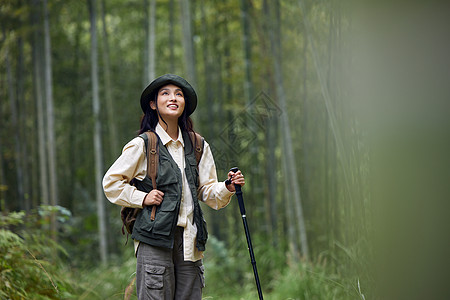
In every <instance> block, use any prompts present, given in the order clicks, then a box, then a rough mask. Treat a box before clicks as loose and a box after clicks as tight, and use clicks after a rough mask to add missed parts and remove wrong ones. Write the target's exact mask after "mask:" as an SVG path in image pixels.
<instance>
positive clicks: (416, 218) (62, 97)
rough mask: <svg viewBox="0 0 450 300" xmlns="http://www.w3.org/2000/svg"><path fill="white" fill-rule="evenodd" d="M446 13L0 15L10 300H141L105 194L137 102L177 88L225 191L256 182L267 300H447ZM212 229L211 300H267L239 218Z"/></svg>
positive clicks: (20, 7) (255, 1)
mask: <svg viewBox="0 0 450 300" xmlns="http://www.w3.org/2000/svg"><path fill="white" fill-rule="evenodd" d="M449 11H450V10H449V9H448V7H447V5H445V4H442V3H438V2H436V3H434V2H426V3H422V2H420V1H417V2H416V1H362V2H359V1H350V0H347V1H337V0H322V1H311V0H304V1H301V0H299V1H290V0H274V1H269V0H234V1H219V0H210V1H206V0H192V1H188V0H177V1H176V0H158V1H156V0H129V1H122V0H109V1H106V0H98V1H96V0H87V1H80V0H45V1H44V0H28V1H25V0H22V1H21V0H10V1H8V0H0V25H1V34H0V36H1V37H0V41H1V42H0V59H1V64H0V82H1V85H0V99H1V100H0V101H1V102H0V124H1V126H0V209H1V219H0V225H1V229H0V253H1V255H0V282H1V284H0V298H1V299H121V298H123V297H124V293H125V288H126V287H127V286H129V285H130V286H131V288H132V290H133V289H134V287H133V286H132V284H133V282H132V279H133V277H134V272H135V258H134V256H133V255H134V251H133V247H132V245H131V244H132V243H131V242H129V243H128V244H127V245H124V244H125V241H126V237H125V236H122V234H121V220H120V216H119V210H120V207H118V206H115V205H112V204H110V203H109V202H108V201H107V200H106V198H105V197H104V195H103V192H102V189H101V184H100V183H101V179H102V177H103V174H104V173H105V171H106V169H107V168H108V167H109V166H110V165H111V164H112V162H113V161H114V160H115V159H116V158H117V157H118V156H119V155H120V152H121V148H122V147H123V145H125V144H126V143H127V142H128V141H129V140H131V139H132V138H133V137H135V135H136V132H137V130H138V129H139V120H140V117H141V109H140V107H139V104H138V101H139V97H140V93H141V91H142V89H143V88H144V87H145V86H146V85H147V84H148V83H149V82H150V81H151V80H152V79H153V78H155V77H157V76H159V75H162V74H165V73H175V74H178V75H181V76H183V77H185V78H186V79H187V80H188V81H189V82H190V83H191V84H192V85H193V86H194V87H195V89H196V91H197V94H198V96H199V103H198V107H197V110H196V112H195V113H194V115H193V119H194V128H195V129H196V131H197V132H199V133H200V134H201V135H203V136H204V137H205V138H206V140H207V141H208V143H209V144H210V145H211V148H212V150H213V154H214V157H215V160H216V164H217V172H218V176H219V180H225V179H226V174H227V172H228V170H229V169H230V168H231V167H233V166H239V168H240V169H241V170H242V171H243V173H244V174H245V177H246V182H247V184H246V185H245V187H244V189H243V192H244V199H245V203H246V209H247V217H248V222H249V227H250V232H251V234H252V241H253V247H254V250H255V256H256V261H257V266H258V271H259V277H260V280H261V284H262V288H263V293H264V296H265V298H266V299H449V298H450V291H449V288H448V284H447V282H446V281H447V279H448V275H447V274H448V270H449V269H450V260H449V258H448V256H449V255H448V253H449V250H450V238H449V236H450V235H449V233H448V230H449V229H450V228H449V221H448V219H449V218H448V212H450V207H449V206H450V205H449V204H448V203H449V201H448V200H449V199H448V198H449V197H448V195H449V192H450V191H449V190H450V188H449V187H450V180H449V179H450V176H449V175H450V174H449V173H450V172H449V171H450V168H449V167H450V161H449V160H450V159H449V155H448V154H449V153H450V151H449V150H450V149H449V148H450V143H449V142H450V134H449V131H450V126H449V125H450V124H449V120H450V118H449V116H450V109H449V99H450V97H449V95H450V93H449V92H450V91H449V89H450V82H449V81H450V80H449V78H450V73H449V70H450V60H449V59H448V53H449V52H450V51H449V50H450V49H449V48H450V41H449V39H450V35H449V34H448V28H450V27H449V25H450V24H449V20H450V18H449V13H448V12H449ZM204 212H205V215H206V218H207V221H208V228H209V232H210V239H209V241H208V244H207V250H206V252H205V260H204V263H205V266H206V288H205V290H204V299H257V292H256V287H255V284H254V278H253V271H252V267H251V264H250V260H249V254H248V250H247V245H246V240H245V234H244V230H243V227H242V221H241V216H240V214H239V209H238V205H237V203H236V201H235V199H234V200H233V201H232V203H231V204H230V205H229V206H228V207H226V208H225V209H223V210H221V211H213V210H211V209H209V208H207V207H204ZM130 297H131V299H135V298H136V296H135V292H134V290H133V295H131V296H130Z"/></svg>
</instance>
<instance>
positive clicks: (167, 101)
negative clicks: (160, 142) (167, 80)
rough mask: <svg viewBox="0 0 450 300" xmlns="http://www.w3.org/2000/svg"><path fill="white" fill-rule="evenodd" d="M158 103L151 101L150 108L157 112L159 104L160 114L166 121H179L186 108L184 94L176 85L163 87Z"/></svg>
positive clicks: (158, 96) (160, 90) (159, 93)
mask: <svg viewBox="0 0 450 300" xmlns="http://www.w3.org/2000/svg"><path fill="white" fill-rule="evenodd" d="M156 101H157V103H155V101H151V102H150V107H151V108H152V109H154V110H155V109H156V104H157V105H158V111H159V114H160V115H161V117H162V118H163V119H164V120H166V121H169V120H177V121H178V118H179V117H180V116H181V115H182V114H183V111H184V106H185V101H184V94H183V91H182V90H181V88H179V87H177V86H176V85H173V84H168V85H165V86H163V87H161V88H160V89H159V91H158V95H157V100H156Z"/></svg>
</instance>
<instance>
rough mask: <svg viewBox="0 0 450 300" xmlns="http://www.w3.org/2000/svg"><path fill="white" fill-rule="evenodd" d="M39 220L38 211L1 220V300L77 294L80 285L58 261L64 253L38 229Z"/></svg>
mask: <svg viewBox="0 0 450 300" xmlns="http://www.w3.org/2000/svg"><path fill="white" fill-rule="evenodd" d="M36 220H40V218H38V217H37V214H36V212H35V213H34V214H32V215H26V214H25V213H24V212H19V213H11V214H9V215H6V216H2V217H1V218H0V224H1V226H2V229H0V282H2V285H0V296H1V297H0V298H2V299H67V298H70V297H71V296H73V295H74V294H75V290H76V286H77V285H76V284H75V283H74V281H73V279H72V278H71V277H70V273H68V272H67V271H68V270H67V269H66V267H65V266H64V265H63V264H62V263H61V260H60V259H59V258H58V257H59V255H64V253H65V251H64V250H63V249H62V248H61V247H60V246H59V245H58V244H57V243H56V242H55V241H53V240H51V239H50V238H49V235H48V234H46V232H45V231H43V230H39V228H38V227H36V226H35V224H36ZM9 228H14V232H13V230H12V229H9Z"/></svg>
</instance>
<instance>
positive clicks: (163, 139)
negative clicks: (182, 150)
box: [155, 123, 184, 147]
mask: <svg viewBox="0 0 450 300" xmlns="http://www.w3.org/2000/svg"><path fill="white" fill-rule="evenodd" d="M155 132H156V134H157V135H158V136H159V138H160V139H161V142H162V143H163V145H164V146H166V145H167V144H168V143H170V142H171V141H173V142H174V143H176V142H177V141H179V142H180V143H181V145H182V146H183V147H184V140H183V135H182V134H181V129H180V127H179V126H178V138H177V140H176V141H174V140H173V139H172V138H171V137H170V135H169V134H168V133H167V132H166V131H165V130H164V128H162V126H161V125H160V124H159V123H158V124H157V125H156V128H155Z"/></svg>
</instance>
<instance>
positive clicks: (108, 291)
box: [77, 247, 137, 300]
mask: <svg viewBox="0 0 450 300" xmlns="http://www.w3.org/2000/svg"><path fill="white" fill-rule="evenodd" d="M127 248H128V249H127V252H126V254H125V255H123V256H121V257H114V259H112V260H111V263H110V264H109V265H107V266H99V267H94V268H92V267H91V268H90V269H88V268H86V269H82V270H78V271H77V273H78V274H79V275H80V276H79V278H80V286H81V289H82V292H81V293H80V294H79V295H78V297H77V299H80V300H81V299H85V300H90V299H118V300H119V299H123V298H124V293H125V289H126V287H127V286H128V285H130V284H131V291H132V297H131V299H137V298H136V287H135V285H134V284H133V279H134V277H135V275H136V257H134V251H133V249H132V247H127Z"/></svg>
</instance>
